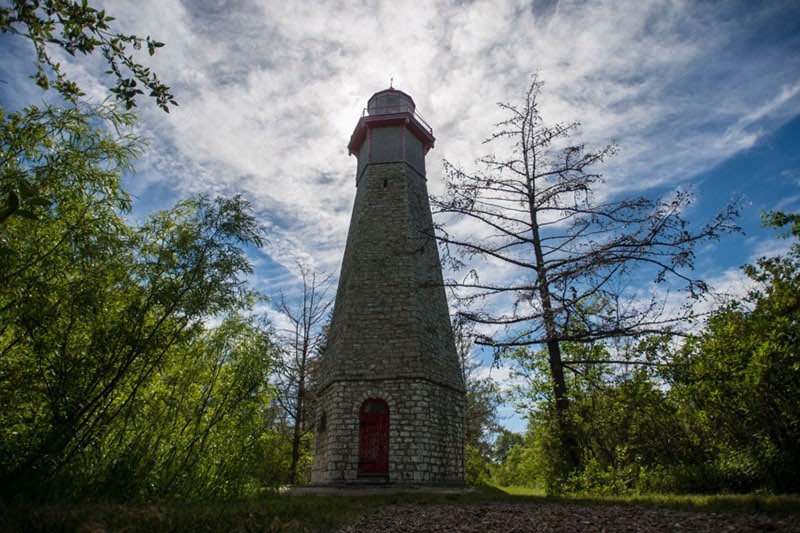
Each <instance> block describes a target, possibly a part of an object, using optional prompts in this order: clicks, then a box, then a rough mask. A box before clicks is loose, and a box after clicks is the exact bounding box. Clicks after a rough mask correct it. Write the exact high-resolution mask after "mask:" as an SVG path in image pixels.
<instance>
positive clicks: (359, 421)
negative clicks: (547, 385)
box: [312, 89, 464, 484]
mask: <svg viewBox="0 0 800 533" xmlns="http://www.w3.org/2000/svg"><path fill="white" fill-rule="evenodd" d="M376 98H384V99H386V98H389V99H392V98H397V99H400V100H401V101H402V102H404V103H405V105H404V107H403V109H410V112H406V113H400V114H399V115H398V114H392V115H389V116H380V115H377V116H369V117H366V118H362V119H361V121H359V125H358V127H357V128H356V132H355V133H354V134H353V139H355V140H352V139H351V146H350V150H351V153H355V154H358V159H359V161H358V165H357V171H356V184H357V188H356V199H355V203H354V207H353V214H352V218H351V222H350V228H349V232H348V238H347V246H346V248H345V254H344V259H343V261H342V270H341V274H340V279H339V288H338V292H337V296H336V304H335V308H334V312H333V318H332V322H331V327H330V333H329V338H328V345H327V349H326V353H325V357H324V358H323V360H322V361H321V363H320V375H319V393H318V402H317V420H318V424H317V429H316V432H315V439H316V440H315V455H314V461H313V465H312V483H316V484H326V483H340V482H354V481H357V480H358V479H359V478H362V477H369V476H372V477H374V476H379V477H382V478H385V479H386V480H388V481H391V482H397V483H443V482H446V483H460V482H463V480H464V383H463V379H462V375H461V371H460V368H459V363H458V357H457V355H456V350H455V343H454V340H453V332H452V327H451V324H450V318H449V314H448V307H447V300H446V296H445V292H444V287H443V283H442V272H441V264H440V261H439V255H438V249H437V246H436V241H435V239H434V238H433V221H432V217H431V212H430V206H429V203H428V193H427V186H426V180H425V175H424V172H425V169H424V157H425V152H426V151H427V150H428V149H429V148H430V147H431V146H432V144H433V136H432V135H431V134H430V133H429V132H427V131H426V130H424V129H423V128H422V126H421V125H420V124H419V123H417V122H416V119H415V117H414V115H413V101H412V100H411V98H410V97H408V95H405V93H402V92H400V91H396V90H394V89H390V90H388V91H382V92H380V93H377V94H376V95H375V96H373V99H371V100H370V102H371V104H372V102H373V100H375V99H376ZM409 102H410V104H409ZM371 109H372V107H371ZM412 121H413V122H412ZM365 409H366V410H374V411H375V412H374V413H371V414H365ZM387 409H388V412H387ZM378 411H379V412H378ZM386 454H388V461H386V460H385V459H386V457H385V455H386ZM375 457H378V458H380V457H383V459H384V461H383V462H382V461H381V460H380V459H378V460H377V462H375V460H374V459H375ZM386 464H388V468H386V467H385V466H381V465H386ZM376 465H378V466H376ZM384 470H385V471H384Z"/></svg>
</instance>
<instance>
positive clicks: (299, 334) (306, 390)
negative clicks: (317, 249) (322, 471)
mask: <svg viewBox="0 0 800 533" xmlns="http://www.w3.org/2000/svg"><path fill="white" fill-rule="evenodd" d="M298 268H299V271H300V277H301V280H302V292H301V294H300V295H299V296H298V297H297V298H293V299H290V298H287V297H286V296H285V294H284V293H283V292H281V293H280V294H279V295H278V297H277V299H276V302H275V307H276V309H277V311H278V312H279V313H281V314H282V315H283V316H284V317H285V318H286V320H287V323H288V326H287V327H285V328H282V329H281V330H280V331H279V332H278V339H279V342H280V345H281V347H282V350H283V357H282V363H281V365H280V368H279V371H278V383H277V386H278V403H279V404H280V406H281V407H282V409H283V411H284V412H285V414H286V418H287V419H288V421H289V425H290V431H291V443H292V461H291V466H290V478H291V482H292V483H297V480H298V464H299V461H300V453H301V448H302V441H303V437H304V436H305V435H306V434H307V433H308V432H309V431H310V430H311V424H310V421H311V420H313V406H312V404H311V403H312V398H313V368H314V363H315V359H316V357H317V355H318V352H319V350H320V348H321V347H322V345H323V344H324V342H325V332H326V325H327V323H328V321H329V319H328V315H329V311H330V308H331V306H332V305H333V296H331V295H330V294H329V293H330V290H331V286H332V276H331V275H330V274H320V273H319V272H317V271H315V270H310V269H309V268H308V267H307V266H305V265H303V264H300V263H298Z"/></svg>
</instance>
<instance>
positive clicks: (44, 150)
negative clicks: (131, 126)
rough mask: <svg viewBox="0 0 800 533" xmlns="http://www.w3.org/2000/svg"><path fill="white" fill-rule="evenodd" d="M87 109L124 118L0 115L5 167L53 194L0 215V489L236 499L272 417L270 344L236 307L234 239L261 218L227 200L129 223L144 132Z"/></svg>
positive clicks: (240, 283) (195, 203)
mask: <svg viewBox="0 0 800 533" xmlns="http://www.w3.org/2000/svg"><path fill="white" fill-rule="evenodd" d="M98 119H103V120H104V121H106V122H105V123H108V121H110V122H111V123H112V124H113V125H115V126H117V127H118V128H120V129H123V128H124V127H125V126H126V125H127V124H128V123H129V121H130V116H129V115H126V114H124V113H119V112H118V111H115V110H113V109H110V108H107V107H99V108H90V107H86V106H76V107H70V108H67V109H65V110H54V109H44V110H41V109H36V108H31V109H28V110H25V111H23V112H21V113H19V114H15V115H9V116H7V117H5V122H4V124H3V125H4V128H3V143H4V144H3V150H4V153H7V154H13V156H12V157H10V158H9V161H10V162H11V163H12V164H10V165H9V166H8V167H7V169H10V171H9V172H10V173H11V174H12V176H14V175H17V176H19V175H24V176H25V179H26V181H28V182H30V183H31V185H32V187H33V188H34V189H35V190H36V191H37V194H39V195H41V196H45V197H47V198H48V199H49V200H50V201H49V202H48V204H49V205H47V206H45V205H38V204H33V205H30V206H26V207H25V208H26V209H30V212H31V214H32V215H35V217H36V220H35V221H33V220H29V219H28V218H25V217H11V218H8V219H7V220H6V222H5V223H4V224H3V225H2V226H0V254H2V258H3V261H2V269H0V405H2V409H0V428H2V429H0V480H1V481H0V486H2V487H3V489H2V490H3V495H4V496H5V497H10V496H12V495H13V496H16V497H21V496H25V495H37V496H42V495H45V494H55V493H59V494H61V495H63V496H69V495H80V493H83V494H85V493H90V492H92V491H95V490H98V487H104V486H107V485H108V484H109V483H112V484H114V483H116V485H115V487H116V488H118V489H119V490H120V491H123V490H125V491H128V492H131V493H135V495H138V496H143V495H145V494H147V493H148V492H152V491H153V490H157V489H158V490H162V491H163V494H169V493H171V492H173V491H174V492H177V493H180V494H184V495H187V494H191V493H192V492H193V491H194V492H195V493H196V492H200V491H202V490H205V489H207V490H209V491H212V492H213V493H217V494H220V493H221V494H225V495H229V494H232V493H234V492H236V491H238V490H240V489H242V488H243V487H245V486H246V484H242V486H241V487H239V488H236V487H234V486H229V485H230V483H228V485H227V486H226V483H225V482H224V481H225V480H226V479H227V480H228V481H230V477H229V474H230V475H233V474H232V473H233V472H238V473H241V474H243V473H244V472H243V470H242V468H241V463H240V462H239V461H240V460H241V459H242V457H244V455H246V454H248V453H250V454H252V453H255V452H254V451H253V450H255V449H256V448H257V447H258V446H262V447H263V446H266V445H267V443H265V442H262V441H263V439H264V438H266V436H267V435H268V434H269V431H270V428H271V427H272V424H273V422H274V417H270V416H267V414H268V413H267V406H268V405H269V402H270V401H271V399H270V397H269V395H270V394H271V392H270V391H269V390H268V389H267V388H266V383H267V379H266V377H265V376H266V373H267V372H269V371H271V369H272V368H273V363H274V361H273V357H274V349H273V348H272V345H271V341H270V339H269V333H268V330H267V329H266V328H265V327H264V326H259V325H258V324H256V323H254V322H252V320H250V319H247V318H245V317H244V316H243V315H241V313H248V312H249V311H248V309H249V308H250V307H251V305H252V304H253V302H254V301H255V298H256V297H257V295H256V294H255V293H254V292H253V291H252V290H251V289H250V288H248V286H247V285H246V283H245V280H244V279H243V276H244V275H246V274H248V273H250V272H251V266H250V263H249V261H248V260H247V258H246V256H245V254H244V250H243V247H244V246H247V245H251V244H253V245H258V244H260V243H261V242H262V230H261V229H260V227H259V226H258V224H257V223H256V221H255V219H254V218H253V216H252V214H251V213H250V211H249V207H248V205H247V203H246V202H244V201H243V200H242V199H241V198H238V197H236V198H217V199H213V200H212V199H209V198H206V197H199V198H195V199H192V200H187V201H184V202H181V203H179V204H178V205H177V206H175V207H174V208H173V209H171V210H168V211H164V212H161V213H156V214H154V215H153V216H151V217H150V218H149V220H147V221H146V222H145V223H144V224H142V225H141V226H138V227H137V226H131V225H129V224H128V223H127V222H126V220H125V218H124V216H125V214H126V212H127V210H128V208H129V206H130V202H129V198H128V196H127V194H126V193H125V192H124V190H123V189H122V188H121V185H120V178H121V174H122V172H123V171H124V170H125V169H127V168H128V164H129V160H130V157H132V156H133V155H135V154H136V153H137V152H138V150H139V144H138V142H137V141H136V139H135V138H133V137H131V136H128V135H122V136H117V134H116V132H115V130H114V129H113V128H112V129H108V128H105V127H102V126H98V125H97V124H98ZM15 173H16V174H15ZM4 177H5V174H4ZM217 317H228V318H226V319H225V320H224V321H223V323H222V324H221V325H220V326H218V327H217V328H214V329H208V328H207V327H206V326H205V322H206V321H208V320H210V319H216V318H217ZM256 441H258V442H256ZM226 476H228V477H226ZM123 480H127V481H123ZM134 481H136V482H134ZM273 481H274V480H273ZM126 494H127V493H126Z"/></svg>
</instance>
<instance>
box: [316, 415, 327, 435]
mask: <svg viewBox="0 0 800 533" xmlns="http://www.w3.org/2000/svg"><path fill="white" fill-rule="evenodd" d="M327 425H328V417H327V416H326V415H325V411H322V414H321V415H320V417H319V424H318V425H317V431H319V432H320V433H321V432H323V431H325V426H327Z"/></svg>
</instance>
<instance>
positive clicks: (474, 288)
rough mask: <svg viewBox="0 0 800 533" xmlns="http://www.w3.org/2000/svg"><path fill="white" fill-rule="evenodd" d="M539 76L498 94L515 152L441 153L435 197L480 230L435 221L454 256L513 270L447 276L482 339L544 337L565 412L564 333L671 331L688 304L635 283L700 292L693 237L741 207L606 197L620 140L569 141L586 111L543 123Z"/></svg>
mask: <svg viewBox="0 0 800 533" xmlns="http://www.w3.org/2000/svg"><path fill="white" fill-rule="evenodd" d="M542 85H543V82H542V81H541V80H539V79H538V77H537V76H534V77H533V81H532V83H531V85H530V88H529V89H528V92H527V94H526V96H525V99H524V101H523V102H522V103H521V104H520V105H512V104H499V105H500V107H501V108H502V109H503V110H505V111H506V112H507V113H508V119H507V120H505V121H503V122H500V123H499V124H497V128H498V129H497V131H496V132H495V133H493V134H492V135H491V136H490V137H489V138H488V139H487V140H486V141H485V142H486V143H490V142H498V141H500V142H502V141H504V140H505V141H510V146H511V152H510V153H508V154H506V155H504V156H497V155H487V156H484V157H482V158H480V159H478V160H477V163H478V165H479V168H480V170H478V171H477V172H475V173H469V172H466V171H464V170H462V169H461V168H459V167H456V166H455V165H453V164H451V163H449V162H448V161H445V183H446V186H447V191H446V193H445V195H444V196H442V197H438V198H432V205H433V206H434V209H435V211H436V212H438V213H439V214H445V215H447V214H454V215H457V216H458V217H460V220H463V219H464V218H466V219H467V220H469V221H470V227H472V228H474V227H475V226H478V227H479V228H481V232H482V233H483V234H476V233H475V232H474V231H473V232H472V233H471V234H470V235H457V234H454V233H450V232H448V231H447V230H446V229H445V228H444V227H442V226H440V227H439V228H438V230H439V235H438V238H439V239H440V242H442V243H443V245H444V249H445V258H446V260H449V261H450V262H451V264H453V265H454V266H455V268H464V267H465V266H466V265H465V262H466V261H470V260H473V259H476V258H482V259H484V260H487V261H488V263H489V264H492V263H494V264H502V265H503V266H504V267H506V268H505V270H507V269H508V268H509V267H510V268H511V270H512V271H513V272H514V274H513V275H511V276H505V277H504V279H500V280H496V279H495V280H493V279H490V276H488V275H485V274H486V271H484V273H483V274H481V275H479V273H478V272H477V271H476V270H475V269H473V270H471V271H469V273H468V275H467V276H465V277H464V279H463V280H461V281H450V282H448V283H449V284H450V285H451V287H453V289H454V292H455V293H456V295H457V297H458V298H459V300H460V304H461V305H463V306H465V308H466V309H467V310H466V311H464V312H462V314H463V316H464V317H465V318H467V319H469V320H471V321H473V322H476V323H480V324H486V325H490V326H491V327H493V328H494V330H495V331H496V333H494V334H484V335H480V336H479V337H478V338H477V343H478V344H483V345H489V346H493V347H495V348H496V349H497V350H498V351H499V352H501V353H502V352H503V351H505V350H514V349H520V348H528V347H531V346H533V345H539V346H544V347H545V348H546V352H547V357H548V367H549V371H550V374H551V378H552V384H553V395H554V399H555V407H556V413H557V414H558V419H559V421H560V422H561V423H562V424H563V422H564V421H565V418H564V414H565V412H566V410H567V408H568V406H569V401H568V395H567V387H566V382H565V379H564V369H565V365H564V361H563V360H562V355H561V346H560V344H561V343H562V342H565V341H574V342H590V341H597V340H602V339H609V338H619V337H636V336H639V335H645V334H650V333H664V332H672V331H674V330H675V329H676V328H677V326H678V325H679V324H680V323H681V321H683V320H686V319H687V318H689V317H690V316H691V315H692V310H691V308H689V307H688V306H685V307H683V308H680V310H679V312H678V313H677V314H676V313H665V301H666V300H665V297H664V296H663V294H662V296H661V297H658V296H657V294H658V293H657V291H655V290H647V291H642V290H639V291H636V290H634V287H636V286H640V284H641V282H642V279H641V276H642V275H643V274H649V275H652V277H653V279H654V281H655V282H659V283H660V282H668V283H667V285H670V284H672V283H677V284H678V285H679V286H681V287H682V288H684V289H686V290H687V291H688V293H689V294H690V295H691V296H693V297H699V296H701V295H702V294H703V293H705V292H706V291H707V287H706V285H705V284H704V283H703V282H702V281H701V280H699V279H695V278H693V277H691V276H690V275H689V274H687V271H690V270H692V268H693V261H694V249H695V247H696V246H697V245H698V244H700V243H703V242H706V241H708V240H710V239H718V238H719V237H720V236H721V235H722V234H724V233H727V232H731V231H735V230H737V229H738V228H737V227H736V225H735V223H734V219H735V217H736V216H738V212H737V206H736V205H734V204H731V205H728V206H727V207H726V208H725V209H724V210H722V211H721V212H720V213H719V214H718V215H717V216H716V217H715V218H713V219H712V220H711V221H709V222H708V223H707V224H705V225H703V226H701V227H691V226H690V225H689V223H688V222H687V221H686V220H685V219H684V217H683V214H684V212H685V211H686V209H687V208H688V206H689V205H690V204H691V203H692V201H693V197H692V195H691V194H690V193H688V192H686V191H682V190H677V191H675V192H673V193H671V194H669V195H667V196H666V197H663V198H659V199H656V200H653V199H650V198H646V197H642V196H637V197H631V198H625V199H621V200H619V199H605V198H602V197H600V195H598V194H596V189H597V187H599V186H601V185H602V183H603V180H602V178H601V175H600V174H598V173H596V172H593V171H592V169H593V168H594V166H595V165H596V164H598V163H601V162H602V161H603V160H605V159H606V158H607V157H610V156H612V155H614V154H615V152H616V146H615V145H614V144H608V145H606V146H604V147H602V148H600V149H599V150H597V151H589V150H586V148H585V147H584V146H583V145H571V144H570V143H569V139H570V137H571V136H572V135H573V134H574V133H575V132H576V131H577V129H578V127H579V124H578V123H569V124H563V123H557V124H554V125H546V124H545V123H544V122H543V120H542V118H541V116H540V114H539V109H538V98H539V95H540V93H541V89H542ZM487 271H488V269H487ZM654 288H655V287H654ZM668 291H669V289H668V288H665V289H664V290H663V291H662V293H663V292H668ZM566 445H567V443H565V446H566Z"/></svg>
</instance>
